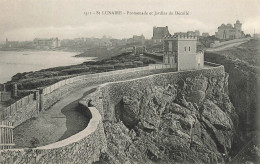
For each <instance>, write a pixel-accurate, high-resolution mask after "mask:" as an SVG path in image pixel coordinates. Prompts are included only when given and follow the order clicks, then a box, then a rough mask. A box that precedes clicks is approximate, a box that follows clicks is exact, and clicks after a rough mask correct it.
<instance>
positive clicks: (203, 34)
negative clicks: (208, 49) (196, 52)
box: [201, 32, 209, 37]
mask: <svg viewBox="0 0 260 164" xmlns="http://www.w3.org/2000/svg"><path fill="white" fill-rule="evenodd" d="M201 36H203V37H208V36H209V33H208V32H203V33H202V35H201Z"/></svg>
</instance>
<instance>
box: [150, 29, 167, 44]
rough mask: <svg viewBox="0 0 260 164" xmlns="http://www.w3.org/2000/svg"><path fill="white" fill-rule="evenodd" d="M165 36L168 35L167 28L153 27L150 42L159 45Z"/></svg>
mask: <svg viewBox="0 0 260 164" xmlns="http://www.w3.org/2000/svg"><path fill="white" fill-rule="evenodd" d="M166 35H170V33H169V30H168V26H165V27H156V26H154V27H153V37H152V40H153V42H154V43H161V42H162V41H163V37H164V36H166Z"/></svg>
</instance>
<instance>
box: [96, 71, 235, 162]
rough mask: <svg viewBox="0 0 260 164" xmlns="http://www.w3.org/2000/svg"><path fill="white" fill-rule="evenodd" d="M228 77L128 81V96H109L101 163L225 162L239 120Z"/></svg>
mask: <svg viewBox="0 0 260 164" xmlns="http://www.w3.org/2000/svg"><path fill="white" fill-rule="evenodd" d="M227 78H228V75H227V74H225V73H224V72H223V73H222V74H221V75H217V76H214V75H212V76H204V75H203V74H200V75H197V76H193V77H192V76H191V77H189V76H186V77H181V78H176V79H175V80H174V81H173V82H171V83H167V80H165V82H164V85H159V84H158V85H157V84H156V83H154V82H147V83H145V85H144V84H140V83H138V82H137V83H133V84H132V83H130V84H128V85H129V86H131V85H134V86H133V87H129V88H127V87H125V86H124V89H127V90H128V91H127V93H129V94H124V93H123V92H121V90H120V89H116V90H117V92H118V93H117V95H116V96H115V97H116V98H114V99H120V100H118V101H117V102H113V98H111V97H110V98H109V101H110V104H107V106H109V110H112V111H115V112H114V117H111V115H110V117H107V116H106V115H105V118H104V121H103V124H104V130H105V134H106V138H107V142H108V151H107V153H105V154H103V155H102V156H101V157H100V161H103V162H104V161H105V162H107V163H175V162H176V163H224V161H225V160H226V158H228V154H229V151H230V149H231V143H232V137H233V134H234V123H233V122H236V120H237V116H236V114H235V112H234V107H233V105H232V104H231V102H230V100H229V97H228V96H227ZM122 85H123V84H122ZM124 85H125V84H124ZM136 85H139V86H136ZM144 86H145V87H144ZM115 88H116V87H114V88H113V89H115ZM112 92H114V91H112V90H110V96H111V95H112V94H114V93H112ZM120 95H121V96H120ZM113 103H114V104H113ZM104 112H105V113H106V112H109V111H104Z"/></svg>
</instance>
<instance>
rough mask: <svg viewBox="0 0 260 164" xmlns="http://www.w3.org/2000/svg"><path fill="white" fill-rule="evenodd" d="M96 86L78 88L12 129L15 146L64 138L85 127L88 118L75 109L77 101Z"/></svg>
mask: <svg viewBox="0 0 260 164" xmlns="http://www.w3.org/2000/svg"><path fill="white" fill-rule="evenodd" d="M95 87H96V86H91V87H86V88H80V89H78V90H76V91H74V92H73V93H71V94H70V95H69V96H66V97H65V98H63V99H61V100H60V101H58V102H57V103H56V104H54V105H53V106H52V107H51V108H50V109H48V110H47V111H44V112H42V113H41V114H40V115H39V116H37V117H34V118H31V119H29V120H27V121H25V122H23V123H22V124H20V125H19V126H17V127H16V128H15V129H14V142H15V144H16V145H15V147H16V148H22V147H23V148H26V147H35V146H37V147H38V146H43V145H47V144H51V143H54V142H56V141H60V140H63V139H66V138H68V137H70V136H72V135H74V134H76V133H78V132H80V131H81V130H83V129H84V128H86V127H87V125H88V122H89V118H87V117H86V116H84V115H83V114H81V113H80V112H79V111H77V110H76V107H77V105H78V101H79V100H80V99H81V98H82V97H84V96H85V95H86V94H89V92H90V90H91V89H93V88H95Z"/></svg>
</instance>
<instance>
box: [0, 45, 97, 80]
mask: <svg viewBox="0 0 260 164" xmlns="http://www.w3.org/2000/svg"><path fill="white" fill-rule="evenodd" d="M0 52H3V53H5V52H6V53H8V52H9V53H10V52H14V53H19V52H20V53H23V52H24V53H25V54H21V55H26V56H27V55H28V56H30V54H26V52H31V53H33V52H36V53H37V52H49V53H50V52H60V53H62V52H65V53H73V54H72V55H71V57H72V58H75V59H77V58H81V59H82V60H84V59H85V60H84V61H81V62H79V63H68V64H64V65H59V64H57V65H54V66H51V65H50V66H49V67H46V68H45V67H43V68H39V69H33V68H32V69H30V70H26V71H18V72H16V73H12V72H10V73H6V74H11V76H10V78H8V79H7V80H3V81H2V80H1V81H0V84H4V83H8V82H10V81H11V80H12V78H13V77H14V76H15V75H16V74H18V73H21V74H24V73H28V72H35V71H42V70H44V69H50V68H57V67H66V66H68V67H69V66H73V65H79V64H82V63H84V62H87V61H96V60H97V58H98V57H84V56H77V55H79V54H81V53H80V52H72V51H63V50H56V51H52V50H36V49H22V50H21V49H20V50H14V49H12V50H8V51H3V50H1V49H0ZM29 58H30V57H29ZM39 60H40V59H39ZM16 65H19V63H15V66H16ZM2 66H3V67H4V68H5V64H3V65H2ZM27 66H30V64H28V65H27ZM7 69H8V68H7ZM0 73H1V72H0ZM2 73H3V74H5V73H4V72H2ZM6 77H7V76H6ZM3 79H5V78H3Z"/></svg>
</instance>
